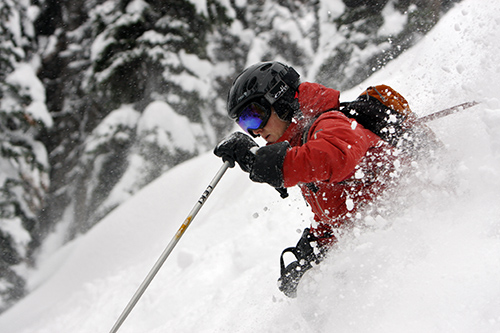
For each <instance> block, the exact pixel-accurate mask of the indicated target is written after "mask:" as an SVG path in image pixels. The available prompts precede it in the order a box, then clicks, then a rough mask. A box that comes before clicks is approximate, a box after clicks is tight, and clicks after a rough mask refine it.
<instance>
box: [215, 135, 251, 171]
mask: <svg viewBox="0 0 500 333" xmlns="http://www.w3.org/2000/svg"><path fill="white" fill-rule="evenodd" d="M258 146H259V145H258V144H257V143H256V142H255V141H254V140H253V139H252V138H251V137H250V136H248V135H246V134H244V133H241V132H235V133H233V134H231V135H229V136H228V137H227V138H225V139H224V140H222V141H221V142H220V143H219V144H218V145H217V147H215V149H214V154H215V155H217V156H219V157H221V158H222V160H223V161H224V162H229V164H230V165H229V166H230V167H231V168H232V167H234V165H235V162H237V163H238V164H239V165H240V167H241V170H243V171H245V172H250V171H251V170H252V166H253V163H254V161H255V154H254V153H253V152H252V151H251V149H252V148H256V147H258Z"/></svg>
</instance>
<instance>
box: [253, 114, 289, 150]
mask: <svg viewBox="0 0 500 333" xmlns="http://www.w3.org/2000/svg"><path fill="white" fill-rule="evenodd" d="M271 110H272V112H271V116H270V117H269V120H268V121H267V124H266V126H264V127H263V128H260V129H256V130H253V131H252V132H253V133H254V134H255V135H257V136H261V137H262V138H263V139H264V140H266V141H267V143H274V142H276V141H278V139H279V138H281V136H282V135H283V133H285V131H286V129H287V128H288V125H290V123H289V122H287V121H284V120H281V119H280V118H279V117H278V115H277V114H276V112H275V111H274V108H271Z"/></svg>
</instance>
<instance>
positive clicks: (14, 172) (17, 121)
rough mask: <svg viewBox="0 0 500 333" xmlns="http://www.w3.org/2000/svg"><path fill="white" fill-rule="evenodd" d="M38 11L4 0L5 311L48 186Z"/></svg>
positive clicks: (1, 195) (0, 33) (1, 301)
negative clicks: (40, 138) (38, 69)
mask: <svg viewBox="0 0 500 333" xmlns="http://www.w3.org/2000/svg"><path fill="white" fill-rule="evenodd" d="M34 15H36V12H35V8H34V7H29V6H27V4H25V3H24V2H21V3H20V2H18V1H11V0H6V1H2V3H0V273H1V274H0V311H1V310H3V309H5V308H7V307H8V306H9V305H10V304H12V303H13V302H14V301H15V300H17V299H19V298H20V297H21V296H22V295H23V294H24V292H25V290H24V288H25V285H24V284H25V283H24V279H23V278H22V276H21V275H20V274H19V273H18V272H17V270H16V267H17V266H22V264H23V263H25V262H26V260H27V258H28V257H29V254H30V251H31V250H32V249H33V248H34V247H35V246H36V245H37V244H38V241H39V229H40V226H39V220H38V214H39V212H40V210H41V209H42V208H43V207H44V205H45V196H46V191H47V189H48V186H49V174H48V172H49V165H48V158H47V152H46V149H45V147H44V146H43V144H42V143H41V142H39V141H38V140H37V136H38V134H39V133H40V132H41V131H44V130H46V129H48V128H49V127H50V126H51V125H52V119H51V117H50V115H49V113H48V111H47V108H46V106H45V89H44V87H43V85H42V84H41V82H40V80H39V79H38V78H37V76H36V73H35V69H36V67H37V57H36V55H34V51H36V40H35V35H34V30H33V24H32V21H33V16H34Z"/></svg>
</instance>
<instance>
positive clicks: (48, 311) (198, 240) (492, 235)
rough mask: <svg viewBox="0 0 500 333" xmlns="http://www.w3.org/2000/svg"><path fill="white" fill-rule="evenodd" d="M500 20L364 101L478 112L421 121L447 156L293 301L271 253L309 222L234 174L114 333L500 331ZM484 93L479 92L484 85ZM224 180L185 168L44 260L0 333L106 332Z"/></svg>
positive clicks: (444, 36) (412, 179) (207, 168)
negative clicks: (389, 97) (393, 94)
mask: <svg viewBox="0 0 500 333" xmlns="http://www.w3.org/2000/svg"><path fill="white" fill-rule="evenodd" d="M498 17H500V8H499V7H498V5H497V1H494V0H491V1H487V0H484V1H481V6H478V4H477V1H476V0H466V1H464V2H463V3H461V4H460V5H457V6H456V7H455V8H454V9H453V10H451V11H450V12H449V13H448V14H447V15H446V17H444V18H443V20H442V21H441V22H440V23H439V24H438V25H437V26H436V28H435V29H434V31H432V32H431V33H430V35H429V36H428V37H426V38H425V39H423V40H422V41H421V42H420V43H419V44H418V45H417V46H416V47H414V48H412V49H410V50H409V51H408V52H406V53H405V54H403V55H402V56H401V57H400V58H398V59H397V60H395V61H394V62H393V63H391V65H388V66H387V67H386V68H385V69H384V70H382V71H381V72H379V73H377V74H376V76H373V77H371V78H370V79H369V80H368V81H367V82H364V83H363V84H362V85H361V86H360V87H357V88H356V89H353V90H352V91H347V92H345V93H344V94H343V98H344V99H345V100H348V99H350V98H351V97H353V98H354V97H356V96H357V95H358V94H359V93H360V92H361V91H363V90H364V88H366V86H368V85H373V84H375V83H386V84H389V85H391V86H392V87H393V88H395V89H396V90H397V91H399V92H401V93H402V94H403V95H404V96H405V97H406V98H407V99H408V101H409V102H410V104H411V106H412V109H413V110H414V111H415V112H417V113H418V114H419V115H425V114H429V113H432V112H433V111H435V110H439V109H442V108H444V107H447V106H451V105H455V104H459V103H461V102H464V101H468V100H470V99H477V100H480V101H481V102H482V103H481V104H480V105H478V106H476V107H474V108H470V109H467V110H464V111H462V112H460V113H458V114H455V115H451V116H448V117H445V118H442V119H439V120H435V121H433V122H431V123H429V124H428V125H429V127H431V129H432V130H433V131H434V132H435V133H436V134H437V136H438V137H439V139H440V140H441V141H442V142H443V143H444V145H445V146H446V151H447V153H446V154H443V155H436V156H437V157H438V159H437V160H436V161H435V162H434V163H423V162H422V163H416V164H414V165H413V168H414V170H416V171H415V172H414V173H412V174H411V175H409V176H407V178H405V182H404V183H403V184H402V186H401V188H399V192H398V194H399V195H398V196H388V197H386V198H383V199H382V202H381V204H384V206H385V207H392V211H391V212H390V213H391V214H384V215H382V214H380V215H372V216H371V218H367V219H365V220H363V221H361V222H360V223H359V224H358V225H357V226H356V228H354V229H353V230H352V232H351V233H349V234H347V235H346V236H345V237H344V238H342V239H341V240H340V242H339V243H338V245H337V247H336V248H334V249H333V250H332V251H331V252H330V254H329V256H328V258H327V259H326V260H325V261H324V262H322V263H321V264H320V265H319V266H317V267H315V268H314V269H313V270H312V271H311V272H310V273H309V274H307V276H306V277H305V279H304V281H303V283H302V284H301V286H300V289H299V293H298V297H297V299H288V298H286V297H285V296H283V295H282V294H281V293H280V292H279V291H278V289H277V287H276V279H277V278H278V275H279V260H278V258H279V255H280V253H281V251H282V250H283V249H284V248H285V247H288V246H293V245H295V244H296V242H297V240H298V238H299V237H300V232H301V229H302V228H304V227H305V226H308V225H309V223H310V220H311V214H310V212H309V208H308V207H306V206H305V204H304V203H303V200H302V198H301V197H300V194H299V193H298V192H297V191H296V190H295V189H291V190H290V198H288V199H286V200H285V201H283V200H282V199H280V198H279V196H278V194H277V193H276V192H275V191H274V190H273V189H272V188H270V187H269V186H267V185H265V184H255V183H252V182H250V181H249V180H248V176H247V175H246V174H244V173H242V172H241V171H240V170H239V169H238V168H234V169H231V170H229V171H228V172H227V173H226V175H225V176H224V178H223V179H222V180H221V182H220V183H219V185H218V186H217V188H216V189H215V190H214V192H213V194H212V195H211V197H210V198H209V200H208V201H207V202H206V204H205V206H204V207H203V209H202V210H201V211H200V213H199V215H198V216H197V217H196V220H195V221H193V224H192V226H191V227H190V228H189V229H188V230H187V231H186V234H185V236H184V237H183V239H182V240H181V241H180V242H179V243H178V245H177V247H176V248H175V249H174V252H172V254H171V256H170V257H169V259H168V260H167V262H166V263H165V265H164V266H163V267H162V269H161V270H160V272H159V273H158V275H157V276H156V277H155V279H154V281H153V283H152V284H151V285H150V286H149V287H148V290H147V291H146V293H145V294H144V296H143V297H142V298H141V300H140V301H139V302H138V303H137V305H136V307H135V308H134V310H133V311H132V313H131V314H130V316H129V317H128V318H127V320H126V321H125V322H124V324H123V326H122V327H121V329H120V332H123V333H127V332H128V333H132V332H134V333H136V332H150V333H154V332H165V331H175V332H255V331H263V332H278V333H280V332H305V333H310V332H332V331H335V332H349V333H352V332H436V333H437V332H463V333H466V332H467V333H468V332H480V333H482V332H485V333H489V332H491V333H492V332H498V331H500V311H499V309H500V301H499V300H500V285H499V283H498V281H499V280H500V255H499V253H500V207H499V205H498V202H499V201H500V190H499V189H500V102H499V100H500V93H499V92H500V80H499V73H500V71H499V69H498V68H499V67H498V61H497V57H496V55H497V54H499V53H500V45H499V44H498V40H499V39H500V29H499V28H500V27H499V25H500V20H498ZM486 83H487V84H486ZM220 166H221V161H220V160H219V159H218V158H216V157H215V156H213V155H212V154H211V153H207V154H205V155H201V156H199V157H197V158H195V159H192V160H190V161H187V162H185V163H183V164H181V165H178V166H176V167H174V168H172V169H171V170H169V171H168V172H166V173H165V174H164V175H163V176H161V177H160V178H159V179H158V180H156V181H154V182H153V183H151V184H150V185H148V186H147V187H145V188H144V189H143V190H142V191H141V192H139V193H138V194H136V195H134V196H133V197H132V198H130V200H128V201H127V203H126V204H124V205H122V206H120V207H118V208H117V209H116V210H114V211H113V212H112V213H111V214H109V215H108V216H107V217H106V218H105V219H104V220H103V221H102V222H101V223H99V224H98V225H97V226H96V227H94V228H93V229H92V230H90V231H89V232H88V233H87V234H86V235H84V236H82V237H81V238H78V239H76V240H75V241H73V242H71V243H69V244H67V245H66V246H65V247H63V248H62V249H60V250H59V251H58V252H57V253H55V254H54V255H52V256H50V257H44V258H42V259H43V260H42V261H41V262H40V268H39V269H38V270H37V271H36V272H33V274H32V279H31V280H30V283H29V286H30V289H31V290H32V292H31V294H30V295H28V296H27V297H26V298H25V299H24V300H22V301H21V302H19V303H18V304H16V305H15V306H14V307H13V308H11V309H9V310H8V311H7V312H5V313H3V314H2V315H1V316H0V327H1V331H2V333H14V332H15V333H29V332H37V333H39V332H51V333H58V332H74V333H79V332H82V333H83V332H102V331H109V329H110V328H111V327H112V326H113V324H114V323H115V321H116V319H117V318H118V316H119V314H120V313H121V311H122V310H123V309H124V307H125V306H126V304H127V302H128V301H129V300H130V298H131V297H132V295H133V293H134V292H135V291H136V290H137V288H138V286H139V284H140V283H141V282H142V281H143V279H144V278H145V276H146V275H147V273H148V272H149V270H150V269H151V267H152V266H153V264H154V262H155V261H156V259H157V258H158V256H159V255H160V253H161V251H162V250H163V249H164V248H165V246H166V244H167V243H168V241H169V240H170V239H171V238H172V237H173V236H174V234H175V232H176V231H177V229H178V228H179V226H180V224H181V223H182V221H183V220H184V219H185V218H186V216H187V214H188V212H189V210H190V209H191V208H192V206H193V205H194V203H195V202H196V201H197V200H198V198H199V196H200V195H201V193H202V192H203V190H204V188H205V187H206V185H207V184H208V183H209V182H210V180H211V179H212V177H213V175H214V174H215V173H216V172H217V170H218V169H219V168H220Z"/></svg>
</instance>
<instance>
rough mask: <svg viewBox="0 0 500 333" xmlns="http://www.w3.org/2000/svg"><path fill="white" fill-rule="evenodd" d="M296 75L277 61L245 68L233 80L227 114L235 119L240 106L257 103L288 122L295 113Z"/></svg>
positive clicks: (239, 111) (298, 81)
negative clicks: (272, 110) (272, 108)
mask: <svg viewBox="0 0 500 333" xmlns="http://www.w3.org/2000/svg"><path fill="white" fill-rule="evenodd" d="M299 77H300V76H299V74H298V73H297V72H296V71H295V70H294V69H293V68H292V67H290V66H286V65H284V64H282V63H280V62H277V61H272V62H264V63H258V64H255V65H252V66H250V67H248V68H247V69H245V70H244V71H243V72H241V74H240V75H239V76H238V77H237V78H236V79H235V80H234V82H233V85H232V87H231V89H230V90H229V94H228V97H227V113H228V114H229V117H231V118H232V119H235V120H236V119H238V117H239V115H240V113H241V111H242V110H243V107H245V106H246V105H248V104H249V103H251V102H255V101H257V102H259V103H260V104H261V105H263V106H265V107H266V109H267V112H269V114H270V112H271V106H273V107H274V109H275V110H276V113H277V114H278V116H279V117H280V118H281V119H283V120H288V121H289V120H291V119H292V117H293V115H294V113H295V112H296V111H297V110H298V108H299V107H298V102H297V100H296V99H295V93H296V91H297V89H298V88H299V84H300V80H299Z"/></svg>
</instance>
